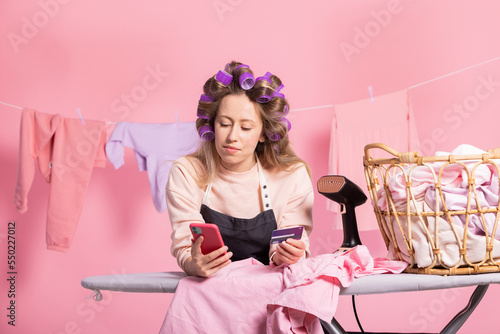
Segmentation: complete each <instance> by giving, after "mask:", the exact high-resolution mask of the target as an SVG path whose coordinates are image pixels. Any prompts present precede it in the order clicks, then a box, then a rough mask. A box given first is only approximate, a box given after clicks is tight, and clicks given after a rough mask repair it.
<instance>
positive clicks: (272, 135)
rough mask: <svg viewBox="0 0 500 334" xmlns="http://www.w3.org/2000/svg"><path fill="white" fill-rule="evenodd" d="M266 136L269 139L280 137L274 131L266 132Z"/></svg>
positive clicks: (276, 139) (275, 139)
mask: <svg viewBox="0 0 500 334" xmlns="http://www.w3.org/2000/svg"><path fill="white" fill-rule="evenodd" d="M266 136H267V138H269V140H271V141H278V140H280V139H281V136H280V135H279V134H277V133H276V132H272V133H267V134H266Z"/></svg>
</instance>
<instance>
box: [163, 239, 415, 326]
mask: <svg viewBox="0 0 500 334" xmlns="http://www.w3.org/2000/svg"><path fill="white" fill-rule="evenodd" d="M406 266H407V263H406V262H400V261H388V260H386V259H375V260H373V259H372V257H371V256H370V254H369V252H368V249H367V248H366V246H357V247H356V248H353V249H352V250H350V251H349V252H347V253H345V254H342V255H333V254H325V255H320V256H317V257H313V258H309V259H302V260H300V261H299V262H297V263H295V264H293V265H291V266H285V265H282V266H279V267H270V266H264V265H263V264H261V263H259V262H257V261H255V260H253V259H247V260H243V261H238V262H233V263H231V264H230V265H229V266H227V267H225V268H223V269H222V270H220V271H219V272H218V273H216V274H215V275H214V276H212V277H210V278H206V279H205V278H199V277H187V278H185V279H183V280H181V281H180V282H179V285H178V286H177V290H176V293H175V295H174V298H173V300H172V303H171V304H170V308H169V310H168V312H167V315H166V317H165V321H164V323H163V326H162V328H161V330H160V334H165V333H239V332H244V333H256V334H257V333H258V334H261V333H314V334H316V333H323V331H322V329H321V325H320V323H319V320H318V318H320V319H323V320H325V321H330V320H331V318H332V317H333V315H334V314H335V310H336V308H337V301H338V294H339V290H340V285H342V286H349V285H350V284H351V283H352V281H353V279H354V278H356V277H361V276H365V275H370V274H380V273H389V272H391V273H400V272H401V271H402V270H404V268H406Z"/></svg>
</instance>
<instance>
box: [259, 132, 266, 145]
mask: <svg viewBox="0 0 500 334" xmlns="http://www.w3.org/2000/svg"><path fill="white" fill-rule="evenodd" d="M265 141H266V135H264V134H262V135H261V136H260V138H259V142H261V143H263V142H265Z"/></svg>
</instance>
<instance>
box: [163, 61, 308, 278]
mask: <svg viewBox="0 0 500 334" xmlns="http://www.w3.org/2000/svg"><path fill="white" fill-rule="evenodd" d="M282 88H283V85H282V84H281V80H280V79H279V78H278V77H277V76H275V75H272V74H271V73H269V72H268V73H266V75H264V76H262V77H258V78H257V79H254V76H253V72H252V71H251V70H250V68H249V67H248V66H247V65H244V64H241V63H238V62H234V61H233V62H231V63H229V64H227V65H226V67H225V69H224V70H223V71H219V72H218V73H217V74H216V75H215V76H213V77H211V78H209V79H208V80H207V82H206V83H205V85H204V87H203V90H204V94H203V95H201V98H200V101H199V104H198V113H197V115H198V120H197V122H196V127H197V129H198V133H199V134H200V137H201V139H202V140H203V141H202V144H201V146H200V148H199V149H198V151H196V152H195V153H193V154H191V155H189V156H186V157H183V158H180V159H178V160H177V161H176V162H175V163H174V164H173V166H172V168H171V172H170V176H169V180H168V183H167V188H166V190H167V191H166V194H167V195H166V196H167V206H168V212H169V216H170V222H171V224H172V230H173V232H172V236H171V237H172V247H171V251H172V254H173V255H174V256H175V257H176V258H177V261H178V263H179V266H180V267H181V268H182V269H183V270H184V271H185V272H186V273H187V274H189V275H195V276H201V277H208V276H211V275H213V274H214V273H216V272H217V271H218V270H220V269H221V268H223V267H225V266H227V265H228V264H229V263H230V262H231V261H232V260H233V261H234V260H241V259H245V258H249V257H253V258H255V259H257V260H259V261H260V262H262V263H264V264H268V263H273V264H275V265H281V264H283V263H286V264H293V263H295V262H297V261H298V260H299V259H301V258H303V257H307V256H308V255H309V239H308V236H309V234H310V233H311V230H312V206H313V201H314V199H313V197H314V195H313V188H312V183H311V177H310V171H309V167H308V166H307V164H306V163H305V162H304V161H303V160H301V159H300V158H298V157H297V156H296V155H295V153H294V152H293V151H292V149H291V148H290V143H289V138H288V131H289V130H290V128H291V125H290V122H289V121H288V120H287V119H286V118H285V116H286V114H287V113H288V110H289V106H288V102H287V100H286V99H285V96H284V95H283V94H282V93H281V92H280V91H281V89H282ZM192 222H206V223H213V224H216V225H218V227H219V230H220V232H221V235H222V238H223V240H224V243H225V246H224V247H222V248H220V249H218V250H216V251H213V252H212V253H209V254H205V255H203V254H202V252H201V249H200V247H201V243H202V242H203V238H202V237H200V238H198V239H197V240H196V241H195V242H193V241H192V236H191V233H190V228H189V224H190V223H192ZM291 226H304V233H303V235H302V238H301V239H300V240H294V239H288V240H287V241H286V242H283V243H280V244H279V245H277V246H276V245H270V239H271V233H272V231H273V230H275V229H281V228H285V227H291Z"/></svg>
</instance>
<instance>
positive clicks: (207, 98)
mask: <svg viewBox="0 0 500 334" xmlns="http://www.w3.org/2000/svg"><path fill="white" fill-rule="evenodd" d="M200 101H201V102H214V101H215V98H214V97H211V96H208V95H206V94H201V96H200Z"/></svg>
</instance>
